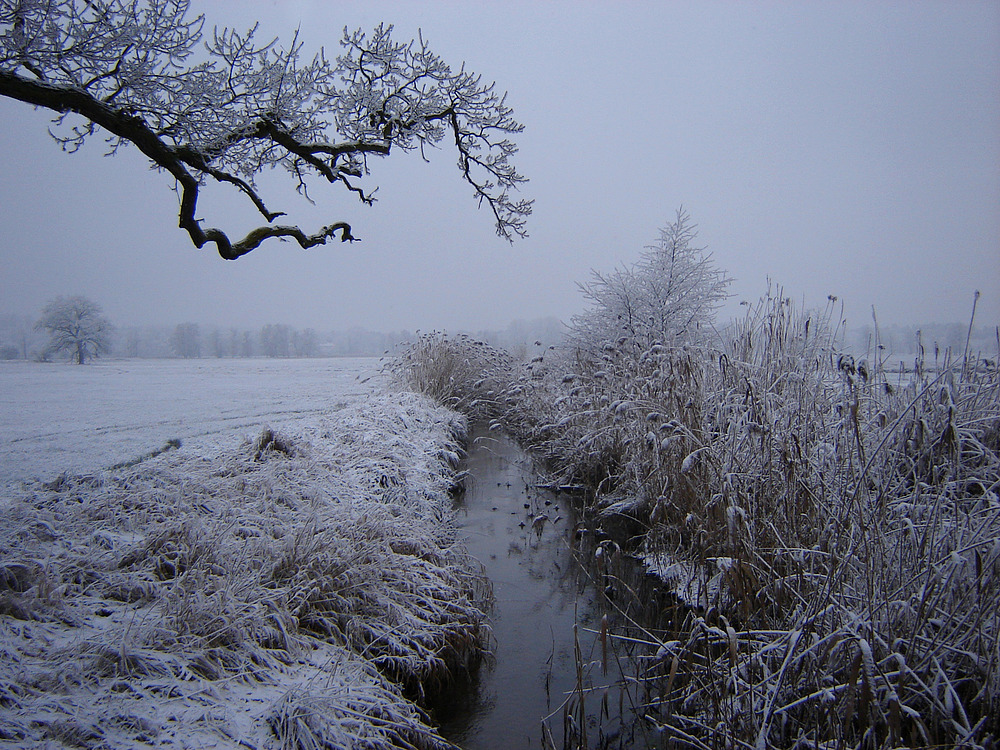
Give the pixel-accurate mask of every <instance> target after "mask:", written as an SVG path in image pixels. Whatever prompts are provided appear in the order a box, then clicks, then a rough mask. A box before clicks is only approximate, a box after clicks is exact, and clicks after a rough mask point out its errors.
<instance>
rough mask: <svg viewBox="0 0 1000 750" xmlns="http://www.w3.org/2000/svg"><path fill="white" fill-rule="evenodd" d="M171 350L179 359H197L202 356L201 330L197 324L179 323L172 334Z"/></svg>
mask: <svg viewBox="0 0 1000 750" xmlns="http://www.w3.org/2000/svg"><path fill="white" fill-rule="evenodd" d="M170 348H171V349H172V350H173V352H174V354H176V355H177V356H178V357H184V359H197V358H198V357H200V356H201V328H200V327H199V325H198V324H197V323H178V324H177V326H176V327H175V328H174V332H173V333H172V334H170Z"/></svg>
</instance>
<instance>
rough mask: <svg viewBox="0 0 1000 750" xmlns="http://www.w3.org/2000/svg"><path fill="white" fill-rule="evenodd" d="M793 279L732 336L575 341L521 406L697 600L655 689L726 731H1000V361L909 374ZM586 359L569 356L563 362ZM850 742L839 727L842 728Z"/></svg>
mask: <svg viewBox="0 0 1000 750" xmlns="http://www.w3.org/2000/svg"><path fill="white" fill-rule="evenodd" d="M834 313H835V307H834V305H833V303H832V302H831V305H830V306H828V308H827V309H826V310H825V311H822V312H815V311H813V312H806V311H800V310H797V309H796V307H795V305H793V304H792V303H791V301H790V300H789V299H788V298H786V297H783V296H782V295H781V294H780V292H774V293H770V294H768V295H767V296H765V297H764V298H763V299H762V300H761V301H760V302H759V303H758V304H757V305H754V306H751V307H750V308H749V309H748V311H747V313H746V315H745V317H744V318H743V319H742V320H740V321H739V322H737V323H736V324H735V325H733V326H732V327H731V328H730V329H729V330H728V331H726V332H724V334H723V336H722V338H721V340H720V341H719V343H718V344H717V345H716V346H715V347H708V346H703V347H695V346H693V345H691V344H687V345H682V346H679V347H670V346H664V345H659V344H653V345H652V346H649V347H648V348H644V347H640V346H635V345H634V344H633V343H632V342H631V341H629V340H626V341H624V342H616V343H615V344H614V345H608V346H605V347H604V350H603V353H602V355H601V356H600V358H599V359H596V360H595V358H593V357H581V356H580V353H579V351H573V350H570V351H569V352H568V355H569V356H564V357H563V359H562V360H561V361H560V362H559V363H558V365H559V369H560V370H562V371H563V372H564V373H566V374H563V375H561V376H559V375H558V372H559V370H555V371H554V372H553V373H552V374H551V375H550V376H549V377H547V378H543V379H537V378H536V379H532V378H523V379H522V380H521V382H520V383H518V384H516V385H515V386H514V388H513V389H512V394H513V396H514V398H513V400H512V403H511V404H510V409H509V410H508V412H507V413H506V415H505V418H506V419H507V420H509V421H510V423H511V425H512V429H513V430H514V431H515V432H517V433H518V434H520V435H521V436H522V437H523V438H524V439H525V440H526V441H527V442H528V444H529V445H531V446H532V447H534V449H535V450H536V451H537V453H538V454H539V455H540V456H541V457H542V458H544V459H545V460H546V461H548V462H549V463H550V465H552V466H553V467H555V469H556V470H557V471H559V472H561V473H562V475H561V477H560V481H563V482H576V483H581V484H585V485H587V486H589V487H590V488H592V490H593V491H594V494H593V495H592V500H591V510H592V511H593V513H594V514H595V515H596V517H597V518H598V519H602V518H603V519H605V520H608V519H609V518H610V517H612V516H618V515H625V516H627V517H628V518H629V519H630V520H631V521H632V524H631V526H629V527H628V528H630V529H631V530H632V532H633V534H635V536H633V538H632V539H631V540H630V543H631V544H630V548H631V549H632V550H633V551H634V552H635V553H636V554H638V555H640V556H642V557H643V558H644V559H645V560H646V561H647V563H648V564H649V566H650V568H651V569H652V570H654V571H656V572H657V573H659V574H660V575H662V576H663V577H664V578H666V579H668V580H671V581H673V585H674V586H675V589H676V591H677V593H678V595H679V596H680V597H681V598H682V599H683V600H684V601H685V602H686V603H687V604H688V605H689V606H690V612H689V615H688V617H687V619H686V621H685V623H684V625H683V627H682V628H680V632H677V633H673V634H670V635H669V636H665V635H659V636H656V637H650V638H649V645H650V657H649V660H648V664H647V665H646V667H645V669H644V670H643V671H642V672H641V674H640V675H638V678H639V679H638V682H639V683H641V684H643V685H644V687H643V690H642V691H640V692H641V695H637V696H636V698H635V700H636V701H645V703H644V705H645V715H646V717H647V720H648V721H650V722H653V723H654V724H655V725H656V726H658V727H660V728H661V729H662V730H663V732H665V733H666V734H667V736H670V737H673V738H674V739H675V740H678V741H684V742H690V743H692V744H695V745H698V744H699V743H702V744H703V745H705V746H714V745H715V744H717V743H718V742H726V743H728V744H732V745H744V746H752V747H761V748H764V747H793V746H802V747H806V746H808V747H814V746H827V743H833V745H837V746H841V747H896V746H912V747H925V746H928V745H941V746H952V745H956V744H965V745H968V746H970V747H973V746H975V747H984V746H988V745H989V744H990V743H991V742H993V739H992V738H995V737H996V736H997V733H998V732H1000V726H998V723H997V721H998V720H997V718H996V717H997V716H1000V651H998V645H997V644H998V638H1000V623H998V615H997V609H996V602H997V601H1000V501H998V490H1000V378H998V374H997V369H996V366H995V365H994V364H992V362H990V361H987V360H982V359H978V358H975V357H973V356H971V355H969V356H964V357H961V358H956V359H954V360H953V359H950V358H948V357H945V358H944V360H942V361H940V362H939V363H938V365H937V367H932V366H930V365H929V364H928V363H925V362H923V361H921V360H918V361H916V362H914V367H913V368H911V371H909V372H907V373H899V372H890V371H889V370H888V369H887V368H886V367H885V362H884V360H883V357H882V354H881V352H879V351H878V350H876V351H873V352H871V353H869V354H868V356H859V357H854V356H851V355H849V354H846V353H844V352H843V351H842V348H841V347H840V346H839V344H838V340H837V335H838V332H839V331H840V329H841V328H840V321H839V319H838V318H837V316H836V315H835V314H834ZM567 365H569V367H572V368H573V369H572V370H570V371H569V372H567ZM830 746H832V745H830Z"/></svg>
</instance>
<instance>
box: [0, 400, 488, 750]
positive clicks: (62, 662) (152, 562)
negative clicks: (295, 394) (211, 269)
mask: <svg viewBox="0 0 1000 750" xmlns="http://www.w3.org/2000/svg"><path fill="white" fill-rule="evenodd" d="M463 433H464V422H463V421H462V420H461V419H460V418H459V417H458V416H457V415H456V414H454V413H453V412H450V411H448V410H445V409H442V408H440V407H437V406H434V405H433V404H432V403H431V402H430V401H429V400H428V399H426V398H425V397H420V396H417V395H415V394H395V395H391V396H379V397H371V398H368V399H366V400H364V401H362V402H360V403H357V404H355V405H352V406H350V407H348V408H345V409H343V410H341V411H339V412H334V413H332V414H330V415H329V416H327V417H323V418H317V420H316V421H315V422H314V423H311V425H310V426H309V427H307V428H302V429H301V430H299V431H297V432H296V433H294V434H282V435H276V434H275V433H274V432H272V431H270V430H265V431H264V432H263V433H262V435H261V436H260V437H258V438H257V439H255V440H248V441H247V442H246V443H245V444H243V445H241V446H236V447H232V448H230V449H227V450H223V451H222V452H221V453H220V454H219V455H217V456H214V457H211V458H204V457H197V456H192V455H190V454H187V453H185V452H184V451H181V450H177V451H170V452H165V453H163V454H161V455H158V456H155V457H152V458H149V459H148V460H145V461H143V462H141V463H138V464H135V465H129V466H125V467H121V468H118V469H115V470H112V471H109V472H105V473H102V474H99V475H94V476H71V475H70V476H63V477H61V478H60V480H59V481H56V482H52V483H49V484H38V485H33V486H30V487H28V488H27V489H26V490H25V492H24V493H22V494H21V495H19V496H16V497H13V498H10V499H8V500H6V501H5V502H4V518H5V524H4V525H3V527H2V528H0V646H2V648H3V653H4V659H3V660H0V733H2V735H0V736H2V737H3V738H5V739H9V740H13V741H16V742H18V743H19V745H20V746H24V747H33V746H37V747H41V746H44V743H45V742H46V741H48V740H50V739H55V740H59V741H62V742H64V743H70V744H75V745H76V746H80V747H107V746H112V747H126V746H127V747H145V746H152V745H161V744H163V743H164V742H167V741H173V740H176V741H177V743H178V744H180V743H188V744H197V745H201V746H218V747H237V746H240V745H241V744H245V743H244V740H245V741H246V742H249V744H251V745H253V746H255V747H261V748H264V747H300V746H301V747H311V746H314V745H315V746H324V747H370V748H383V747H397V746H413V747H421V748H424V747H426V748H437V747H442V746H444V745H446V743H444V741H443V740H441V739H440V738H439V737H437V736H436V735H435V734H434V732H433V730H432V729H431V728H430V727H428V726H427V724H426V722H425V719H424V718H423V716H422V714H421V712H420V710H419V709H418V708H417V707H416V706H415V705H414V704H413V703H412V702H411V701H410V700H408V698H419V697H422V696H426V697H428V698H430V697H431V696H432V694H433V693H434V692H435V691H436V690H438V689H439V688H441V687H443V685H444V684H445V683H447V682H448V681H449V680H450V679H451V678H452V677H453V676H455V675H457V674H459V673H461V672H463V671H467V670H472V669H473V668H475V666H476V665H477V661H478V659H480V658H481V657H482V656H483V655H485V654H486V652H487V650H488V648H489V638H490V635H489V630H488V627H487V625H486V624H485V614H484V612H485V609H486V607H487V606H488V603H489V599H490V589H489V583H488V581H486V580H485V579H484V578H483V577H482V573H481V567H480V565H479V564H478V563H477V562H476V561H475V560H473V559H472V558H470V557H469V556H468V554H467V553H466V552H465V550H464V548H463V546H462V545H461V544H460V543H459V542H458V540H457V534H456V530H455V527H454V525H453V523H452V520H451V514H452V510H451V508H452V503H451V497H450V494H449V493H450V490H451V488H452V483H453V481H454V466H453V465H452V464H451V462H450V461H449V460H447V458H446V456H447V454H449V453H455V452H457V451H458V450H460V448H459V443H458V439H459V437H460V436H461V435H462V434H463ZM404 695H405V696H408V698H407V697H404ZM303 742H304V743H305V744H302V743H303ZM309 743H314V744H309Z"/></svg>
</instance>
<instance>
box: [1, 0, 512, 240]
mask: <svg viewBox="0 0 1000 750" xmlns="http://www.w3.org/2000/svg"><path fill="white" fill-rule="evenodd" d="M189 5H190V3H189V2H188V1H187V0H104V1H98V0H92V1H88V2H83V1H82V0H0V94H2V95H4V96H8V97H10V98H14V99H17V100H20V101H23V102H26V103H28V104H33V105H35V106H41V107H45V108H48V109H51V110H53V111H54V112H57V113H59V114H58V116H57V118H56V122H57V123H62V121H63V118H64V117H65V115H66V114H67V113H70V112H72V113H76V114H79V115H82V116H83V118H84V122H83V124H76V125H70V124H68V123H66V124H63V125H64V126H63V127H61V128H57V131H56V133H55V134H54V137H55V138H56V140H57V141H59V142H60V143H61V144H62V145H63V147H64V148H66V149H68V150H75V149H77V148H79V147H80V146H81V145H82V144H83V143H84V142H85V141H86V140H87V139H88V138H89V137H90V136H91V135H94V134H95V133H96V132H97V131H98V129H101V130H103V131H104V136H105V137H106V139H107V141H108V143H109V145H110V150H111V152H112V153H113V152H114V151H116V150H117V149H118V148H119V147H121V146H122V144H124V143H132V144H134V145H135V146H136V147H138V148H139V149H140V151H142V152H143V153H144V154H145V155H146V156H147V157H149V158H150V159H151V160H152V161H153V163H154V164H155V165H156V166H157V167H158V168H160V169H163V170H166V171H167V172H169V173H170V174H171V175H172V176H173V177H174V178H175V179H176V180H177V182H178V186H179V192H180V193H181V216H180V225H181V227H182V228H184V229H185V230H187V231H188V233H189V234H190V235H191V239H192V241H193V242H194V244H195V245H196V246H198V247H201V246H203V245H204V244H205V243H206V242H215V243H216V244H217V246H218V248H219V252H220V254H221V255H223V257H227V258H236V257H239V256H240V255H243V254H245V253H247V252H250V251H251V250H253V249H255V248H256V247H257V246H258V245H259V244H260V243H261V242H263V241H264V240H266V239H268V238H270V237H281V238H286V237H291V238H293V239H295V240H297V241H298V242H299V244H300V245H302V246H303V247H312V246H313V245H316V244H323V243H325V242H326V241H327V239H329V238H330V237H333V236H335V234H336V233H337V232H339V233H340V238H341V240H342V241H345V240H353V239H355V238H354V236H353V235H352V234H351V227H350V226H349V225H347V224H345V223H343V222H338V223H335V224H331V225H330V226H327V227H323V228H322V229H321V230H320V231H319V232H318V233H316V234H314V235H310V236H307V235H305V233H304V232H302V230H300V229H299V228H298V227H282V226H278V225H274V224H273V221H274V220H275V219H276V218H277V217H279V216H282V215H283V212H277V211H271V210H269V209H268V208H267V207H266V205H265V202H264V200H263V198H262V197H261V196H260V195H259V194H258V192H257V186H256V177H257V175H258V174H260V173H261V172H262V171H263V170H265V169H269V168H273V167H280V168H282V169H284V170H286V171H287V172H288V173H289V174H290V175H291V177H292V179H293V180H294V182H295V184H296V188H297V190H298V191H299V192H300V193H302V194H303V195H304V196H305V197H306V198H307V199H308V197H309V196H308V192H307V181H308V180H309V179H310V178H316V177H318V178H320V179H321V180H325V181H326V182H327V183H330V184H336V185H340V186H341V187H343V188H344V189H346V190H348V191H350V192H352V193H354V194H355V195H356V196H357V197H358V198H359V199H360V200H361V201H363V202H365V203H369V204H370V203H372V202H374V197H373V195H374V192H375V191H374V188H367V187H365V186H364V185H363V184H362V183H363V180H364V178H365V177H367V176H368V175H369V161H368V159H369V157H370V156H388V155H389V154H390V153H392V152H393V151H394V150H400V151H413V150H417V149H420V150H421V152H422V153H423V151H424V149H425V147H427V146H435V145H437V144H439V143H441V142H442V141H443V140H445V139H450V140H451V141H453V142H454V144H455V148H456V150H457V151H458V166H459V171H460V173H461V175H462V178H463V179H464V180H465V181H466V182H468V183H469V185H470V186H471V187H472V189H473V193H474V195H475V197H476V198H477V200H478V201H479V203H480V205H482V204H484V203H485V204H486V205H487V206H488V207H489V208H490V210H491V211H492V213H493V215H494V218H495V220H496V229H497V233H498V234H499V235H500V236H501V237H504V238H506V239H508V240H512V239H513V238H514V237H515V236H521V237H523V236H525V234H526V233H525V219H526V217H527V216H528V215H529V214H530V213H531V201H530V200H525V199H516V198H514V197H512V196H511V191H512V190H515V189H517V188H518V187H519V185H520V184H521V183H523V182H525V181H526V180H525V178H524V177H523V176H522V175H521V174H520V173H518V171H517V170H516V169H515V168H514V166H513V165H512V164H511V163H510V161H509V158H510V157H511V156H512V155H513V154H514V153H515V152H516V151H517V147H516V146H515V144H514V143H513V142H512V141H510V140H509V138H508V136H510V135H514V134H517V133H520V132H521V131H522V130H523V126H522V125H521V124H520V123H518V122H517V121H516V120H515V119H514V118H513V113H512V110H511V108H510V107H509V106H508V105H507V103H506V95H505V94H499V93H497V92H496V90H495V85H494V84H489V85H486V84H484V83H483V81H482V78H481V76H479V75H477V74H474V73H471V72H468V71H466V70H465V68H464V66H463V67H462V68H460V69H459V70H458V71H454V70H452V69H451V68H450V67H449V66H448V65H447V64H446V63H445V62H444V61H443V60H442V59H441V58H440V57H439V56H438V55H436V54H434V53H433V52H432V51H431V50H430V49H429V47H428V45H427V43H426V42H425V41H424V39H423V38H422V37H421V38H420V39H418V40H414V41H410V42H397V41H394V40H393V39H392V37H391V32H392V27H391V26H385V25H380V26H378V27H377V28H375V29H374V31H372V32H371V33H365V32H362V31H349V30H347V29H345V30H344V34H343V37H342V39H341V42H340V43H341V46H342V48H343V52H342V54H340V55H339V56H338V57H336V58H335V59H332V60H331V59H329V58H327V56H326V54H325V53H324V52H323V51H322V50H321V51H320V52H319V53H317V54H315V55H314V56H312V58H308V57H306V56H304V52H303V44H302V42H301V41H300V40H299V38H298V35H297V34H296V35H295V36H293V37H292V40H291V43H290V44H289V45H288V46H287V47H284V46H282V45H281V44H280V43H279V42H278V40H277V39H275V40H272V41H269V42H265V43H262V42H259V41H258V40H257V38H256V31H257V28H256V27H254V28H252V29H250V30H249V31H247V32H239V31H235V30H233V29H221V30H220V29H215V30H214V31H213V33H212V35H211V38H208V39H206V38H205V35H204V33H203V32H204V25H205V21H204V18H203V17H202V16H196V17H194V18H189V15H188V10H189ZM209 178H211V179H213V180H216V181H219V182H224V183H228V184H230V185H232V186H233V187H235V188H236V189H237V190H239V191H241V192H242V193H243V194H244V195H245V197H246V198H247V199H248V200H250V201H251V202H252V203H253V205H254V206H255V207H256V208H257V210H258V212H259V213H260V214H261V215H262V216H264V218H265V219H266V221H267V223H268V225H267V226H264V227H261V228H259V229H256V230H253V231H251V232H250V233H248V234H247V236H246V237H244V238H243V239H242V240H239V241H236V242H232V241H230V240H229V238H228V237H227V236H226V234H225V233H224V232H223V231H222V230H218V229H202V228H201V226H200V224H201V220H200V219H196V218H195V207H196V204H197V197H198V189H199V188H200V187H201V186H202V185H203V184H204V183H205V181H206V180H208V179H209Z"/></svg>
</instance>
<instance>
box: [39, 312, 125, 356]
mask: <svg viewBox="0 0 1000 750" xmlns="http://www.w3.org/2000/svg"><path fill="white" fill-rule="evenodd" d="M35 327H36V328H39V329H43V330H46V331H48V333H49V337H50V340H49V345H48V347H47V349H46V351H47V352H51V353H56V352H69V354H70V357H71V358H72V359H74V360H76V362H77V364H81V365H82V364H84V363H85V362H86V361H87V358H88V357H96V356H98V355H100V354H104V353H106V352H108V351H110V349H111V333H112V331H113V330H114V326H112V325H111V322H110V321H109V320H108V319H107V318H105V317H104V316H103V315H102V314H101V308H100V305H98V304H97V303H96V302H92V301H91V300H89V299H87V298H86V297H79V296H77V297H56V298H55V299H54V300H52V301H51V302H49V304H47V305H46V306H45V309H44V310H42V317H41V318H39V320H38V322H37V323H36V324H35Z"/></svg>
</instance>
